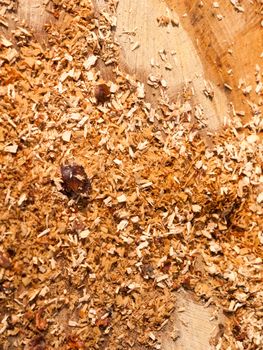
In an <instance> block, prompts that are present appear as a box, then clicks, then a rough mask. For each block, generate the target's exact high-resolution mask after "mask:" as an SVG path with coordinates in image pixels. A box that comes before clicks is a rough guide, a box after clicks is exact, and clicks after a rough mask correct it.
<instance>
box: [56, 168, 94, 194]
mask: <svg viewBox="0 0 263 350" xmlns="http://www.w3.org/2000/svg"><path fill="white" fill-rule="evenodd" d="M60 171H61V177H62V180H63V183H62V187H63V190H64V191H65V193H66V194H67V195H68V196H81V197H87V196H88V195H89V193H90V191H91V183H90V180H89V178H88V176H87V174H86V172H85V170H84V168H83V166H82V165H77V164H75V163H74V164H71V165H62V166H61V168H60Z"/></svg>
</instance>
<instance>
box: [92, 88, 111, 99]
mask: <svg viewBox="0 0 263 350" xmlns="http://www.w3.org/2000/svg"><path fill="white" fill-rule="evenodd" d="M94 95H95V97H96V100H97V102H98V103H104V102H106V101H108V100H109V99H110V88H109V87H108V85H106V84H99V85H97V86H96V87H95V89H94Z"/></svg>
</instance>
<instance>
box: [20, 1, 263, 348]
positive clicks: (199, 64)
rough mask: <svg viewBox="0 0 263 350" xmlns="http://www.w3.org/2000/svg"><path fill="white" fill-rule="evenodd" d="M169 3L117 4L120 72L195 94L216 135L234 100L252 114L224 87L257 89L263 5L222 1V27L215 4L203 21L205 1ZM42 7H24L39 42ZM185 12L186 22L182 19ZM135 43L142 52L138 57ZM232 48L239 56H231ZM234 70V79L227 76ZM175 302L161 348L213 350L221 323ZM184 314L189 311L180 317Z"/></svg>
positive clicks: (172, 93)
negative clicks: (240, 8)
mask: <svg viewBox="0 0 263 350" xmlns="http://www.w3.org/2000/svg"><path fill="white" fill-rule="evenodd" d="M167 3H168V4H169V5H170V7H168V5H167ZM167 3H166V2H164V1H162V0H121V1H119V5H118V8H117V28H116V36H115V37H116V40H117V41H118V42H119V43H120V47H121V65H122V68H123V69H124V70H126V71H127V72H128V73H130V74H133V75H134V76H135V77H136V78H137V79H138V80H141V81H143V82H144V83H145V85H146V87H147V79H148V76H149V74H151V73H152V74H155V75H158V76H160V77H162V79H165V80H166V81H167V84H168V89H167V92H168V96H169V98H170V100H171V101H173V100H176V97H177V94H178V93H179V92H180V91H181V89H182V88H183V87H185V86H187V87H190V88H191V89H193V91H194V103H195V104H200V105H201V106H202V108H203V109H204V113H205V114H206V115H207V117H208V121H209V127H210V128H211V129H217V128H218V127H219V126H220V124H221V123H222V120H223V118H224V116H226V115H227V114H228V104H229V102H230V101H233V102H234V103H235V104H236V105H237V106H238V108H241V109H243V108H244V109H245V110H248V105H247V104H246V101H245V100H244V97H243V96H241V94H240V92H238V91H237V90H236V89H235V90H234V91H233V92H232V93H231V94H230V96H229V94H227V93H226V92H225V91H224V89H223V87H222V85H223V83H224V82H227V83H228V84H230V85H231V86H232V85H233V87H236V85H237V83H238V80H239V78H240V77H244V78H245V79H246V80H247V81H248V83H252V80H253V78H254V77H253V76H252V74H251V72H252V71H253V69H254V66H255V64H256V63H258V62H259V56H260V47H261V49H262V46H263V45H262V40H263V36H262V35H261V36H260V31H259V30H258V29H256V28H258V27H256V25H257V24H258V18H259V17H258V16H254V14H255V11H256V9H258V11H260V8H259V6H260V3H258V4H257V5H256V4H255V7H253V6H252V5H251V7H250V8H249V9H248V12H247V13H246V14H245V15H244V16H243V17H241V16H240V14H237V13H236V12H235V11H234V10H233V8H232V7H231V6H230V5H229V4H228V2H226V1H221V4H222V14H223V16H225V20H224V21H222V22H219V21H218V20H216V19H215V18H214V17H212V16H211V9H212V7H211V6H212V1H210V0H209V1H207V2H206V8H205V11H204V12H203V14H202V15H201V13H200V11H201V10H199V7H198V3H200V2H199V1H193V2H189V1H180V0H178V1H177V0H167ZM190 3H191V5H190ZM226 3H227V5H226ZM105 5H106V4H105V2H104V1H102V0H98V1H97V6H98V8H99V9H101V8H103V6H105ZM256 6H258V7H256ZM261 6H262V5H261ZM44 7H45V6H44V2H43V0H34V1H33V0H23V1H20V2H19V6H18V17H19V19H20V20H21V21H22V22H23V21H24V22H25V23H26V24H27V25H29V27H31V28H32V29H33V31H34V33H35V35H36V37H38V38H39V40H42V39H43V37H44V31H43V27H44V24H45V23H47V22H49V21H53V20H54V18H53V16H52V15H51V14H49V13H47V12H46V11H45V10H44ZM185 12H186V13H188V15H187V16H186V17H183V14H184V13H185ZM162 15H164V16H169V17H170V18H173V19H174V20H175V21H176V22H178V24H179V26H172V25H171V24H170V25H169V26H168V27H160V26H158V22H157V18H158V17H160V16H162ZM253 16H254V17H253ZM261 34H262V32H261ZM241 39H242V40H241ZM252 40H253V41H252ZM136 42H138V48H135V49H134V50H133V47H135V46H134V45H135V43H136ZM251 43H253V45H252V44H251ZM244 47H246V48H247V49H248V48H249V53H251V54H249V55H246V54H245V55H244ZM230 48H232V50H233V55H229V53H228V50H229V49H230ZM160 50H165V52H166V53H167V62H164V61H163V60H162V59H161V57H160V54H159V51H160ZM152 59H154V61H155V62H156V63H158V64H159V66H160V67H159V68H158V67H152V66H151V60H152ZM237 60H239V61H238V64H237ZM166 63H170V64H171V66H172V69H171V70H170V69H167V68H165V64H166ZM215 63H216V64H215ZM219 66H220V69H218V67H219ZM230 69H232V70H233V75H231V74H229V73H228V71H229V70H230ZM205 81H206V83H205ZM205 84H207V85H210V86H211V87H212V89H213V91H214V98H213V100H210V99H209V98H207V97H206V96H205V94H204V92H203V90H204V89H205ZM146 92H147V98H148V99H149V101H150V102H151V103H153V104H154V103H155V100H156V99H158V98H160V93H159V91H158V90H155V89H153V88H150V87H147V88H146ZM177 297H178V301H177V305H176V311H175V313H174V316H173V317H172V321H173V322H170V323H169V324H168V326H167V328H166V329H165V330H164V331H163V332H162V333H161V334H160V337H161V339H162V345H163V349H165V350H179V349H182V350H192V349H195V350H208V349H210V342H209V341H210V338H211V336H213V335H214V332H216V331H217V329H218V324H219V323H220V322H222V320H217V321H213V322H210V318H211V314H212V312H213V309H210V308H205V307H204V306H203V305H202V304H201V303H197V302H196V301H194V300H193V297H192V296H191V295H190V294H186V293H179V294H178V296H177ZM182 307H184V308H185V311H184V312H179V310H181V309H182ZM175 331H176V332H178V335H179V338H178V339H177V340H176V341H174V340H172V338H171V335H173V334H172V333H174V332H175Z"/></svg>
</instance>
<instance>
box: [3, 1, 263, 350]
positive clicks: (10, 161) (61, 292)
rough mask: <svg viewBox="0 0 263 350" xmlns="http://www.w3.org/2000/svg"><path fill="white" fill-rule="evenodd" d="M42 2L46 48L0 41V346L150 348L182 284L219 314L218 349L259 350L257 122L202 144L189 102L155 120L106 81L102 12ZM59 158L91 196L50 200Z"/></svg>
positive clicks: (107, 31) (133, 85) (235, 125)
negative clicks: (54, 18) (227, 323)
mask: <svg viewBox="0 0 263 350" xmlns="http://www.w3.org/2000/svg"><path fill="white" fill-rule="evenodd" d="M54 3H55V5H56V4H57V5H56V6H57V9H56V10H57V11H60V12H61V13H62V12H63V13H64V16H66V18H67V20H66V21H64V22H63V25H61V26H60V27H55V26H49V27H47V32H48V41H49V43H48V47H47V48H46V49H45V48H43V47H41V46H40V45H39V44H38V43H37V42H35V41H34V38H33V36H32V35H31V33H30V32H29V30H28V29H26V28H25V29H24V28H22V29H21V28H20V32H21V34H20V35H18V36H17V41H19V42H20V43H21V42H22V44H20V46H17V44H16V42H15V41H13V42H11V41H9V39H6V38H4V37H2V38H1V39H0V42H1V58H0V65H1V67H0V81H1V85H0V97H1V103H0V123H1V124H0V149H1V194H0V195H1V208H0V210H1V214H0V215H1V220H2V221H1V236H0V237H1V241H0V244H1V245H0V298H1V308H0V309H1V313H0V321H1V324H0V343H1V344H2V346H3V349H11V348H17V349H22V348H25V349H32V350H33V349H35V350H36V349H129V348H130V347H133V348H134V349H138V348H139V346H141V345H145V346H148V347H149V348H153V349H160V344H159V342H158V336H157V335H156V336H155V335H154V334H157V333H156V332H157V331H158V330H160V329H162V328H163V327H164V326H165V324H166V323H167V320H168V319H169V316H170V314H171V312H172V311H173V309H174V304H175V292H176V290H178V289H179V288H180V287H184V288H187V289H190V290H193V291H194V292H195V293H196V294H197V295H198V296H200V298H202V299H203V300H205V301H207V303H210V304H213V303H215V304H217V305H221V306H222V307H223V308H224V311H225V313H226V315H227V316H228V317H229V318H230V319H231V321H232V322H231V327H230V328H229V329H225V332H223V334H222V336H221V337H220V338H219V339H217V341H216V344H215V346H217V349H226V348H228V349H234V348H237V349H258V348H259V346H260V344H262V329H261V328H262V327H261V326H262V325H261V321H262V302H263V296H262V244H263V236H262V227H263V222H262V201H263V192H262V191H263V189H262V183H263V174H262V168H261V165H262V143H261V139H260V136H259V133H260V132H261V131H262V120H261V116H260V114H258V113H256V114H255V115H253V116H252V118H251V121H250V122H249V123H248V124H247V125H246V126H242V125H241V123H240V122H239V119H238V118H236V119H234V120H233V121H231V122H229V125H228V126H227V128H226V129H225V131H223V132H222V133H220V135H214V136H211V142H212V144H213V145H212V146H210V147H208V146H207V145H206V144H205V142H204V141H203V139H202V137H201V136H200V131H201V130H202V129H203V128H204V125H205V122H204V118H203V116H201V115H200V113H199V119H196V118H195V116H196V110H195V108H194V107H192V108H191V106H190V104H189V102H188V101H185V100H184V99H182V100H178V101H177V102H176V103H167V102H165V101H160V104H159V109H158V110H154V109H153V108H152V107H151V105H150V104H149V103H147V102H146V101H145V99H144V97H143V94H142V93H141V88H142V86H141V84H140V82H137V81H135V80H134V79H132V78H131V77H129V76H126V75H125V74H123V73H122V72H121V71H119V69H118V66H117V64H116V63H115V62H117V53H118V47H117V44H116V43H114V41H113V38H112V25H113V23H114V20H113V18H114V14H113V13H112V14H106V13H104V14H97V13H96V12H94V10H93V8H92V6H91V5H90V2H89V1H70V0H67V1H54ZM61 3H62V4H63V6H62V5H60V4H61ZM112 9H114V8H113V7H112ZM27 33H28V34H27ZM20 36H22V39H23V40H22V39H21V37H20ZM10 50H15V52H16V54H15V55H13V56H12V57H11V59H10ZM98 61H103V62H105V63H106V64H111V65H112V69H113V71H114V75H115V80H114V82H111V81H106V82H105V81H103V79H102V76H101V74H100V71H98V69H97V67H96V65H97V63H98ZM99 84H106V85H107V86H108V87H109V92H108V90H107V99H106V100H105V101H104V100H103V101H101V100H98V99H97V98H96V93H95V92H96V89H97V86H98V85H99ZM109 94H110V96H109ZM108 98H109V99H108ZM199 112H200V111H199ZM68 164H75V165H76V166H78V167H79V168H78V169H79V170H78V171H81V176H82V177H80V178H78V181H81V180H83V178H84V179H85V181H86V182H87V183H88V185H87V190H88V192H89V195H88V196H81V195H79V196H78V191H75V192H76V193H74V195H71V194H72V191H71V190H72V188H73V189H75V187H74V186H73V185H74V184H73V185H72V184H71V185H70V187H69V188H70V191H68V190H67V193H65V191H63V181H64V186H65V181H66V180H65V179H66V177H65V175H64V178H63V173H62V174H61V169H62V170H63V169H64V171H65V166H68ZM63 167H64V168H63ZM66 169H67V168H66ZM80 169H81V170H80ZM83 169H84V170H85V172H84V170H83ZM76 173H78V172H76ZM76 173H74V176H78V174H77V175H76ZM89 181H90V183H89ZM72 186H73V187H72ZM78 186H79V185H78ZM64 189H65V187H64ZM67 189H68V188H67ZM81 191H83V187H81ZM85 191H86V189H85ZM73 192H74V191H73ZM81 193H82V192H81ZM200 261H201V266H202V268H200Z"/></svg>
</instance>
